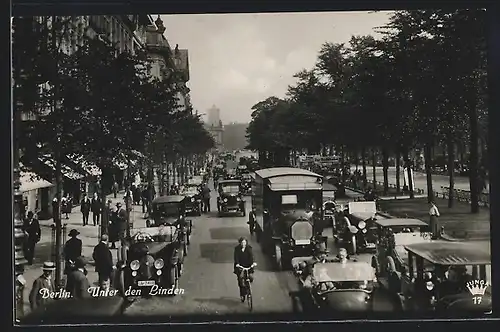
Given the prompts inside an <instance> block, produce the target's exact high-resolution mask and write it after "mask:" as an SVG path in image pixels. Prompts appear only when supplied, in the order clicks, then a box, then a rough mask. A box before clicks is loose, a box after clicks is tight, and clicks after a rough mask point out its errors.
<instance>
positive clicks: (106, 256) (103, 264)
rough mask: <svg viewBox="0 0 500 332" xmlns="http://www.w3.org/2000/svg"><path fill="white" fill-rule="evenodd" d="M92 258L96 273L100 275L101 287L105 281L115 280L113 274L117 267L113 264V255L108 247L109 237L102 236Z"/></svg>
mask: <svg viewBox="0 0 500 332" xmlns="http://www.w3.org/2000/svg"><path fill="white" fill-rule="evenodd" d="M92 258H94V261H95V271H96V272H97V274H98V275H99V285H101V284H102V283H103V282H104V281H105V280H108V279H109V280H113V278H112V274H113V270H114V268H115V265H114V264H113V255H112V254H111V250H109V247H108V236H107V235H106V234H103V235H102V236H101V242H99V244H98V245H96V246H95V247H94V253H93V254H92Z"/></svg>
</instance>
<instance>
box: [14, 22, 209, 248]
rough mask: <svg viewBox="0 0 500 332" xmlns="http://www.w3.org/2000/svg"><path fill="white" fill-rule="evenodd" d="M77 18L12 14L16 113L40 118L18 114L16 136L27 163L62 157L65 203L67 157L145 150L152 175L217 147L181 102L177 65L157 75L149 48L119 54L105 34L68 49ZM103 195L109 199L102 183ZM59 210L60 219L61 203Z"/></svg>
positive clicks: (104, 165)
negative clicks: (28, 118)
mask: <svg viewBox="0 0 500 332" xmlns="http://www.w3.org/2000/svg"><path fill="white" fill-rule="evenodd" d="M75 20H76V19H75V18H73V17H56V16H53V17H22V18H21V17H16V18H14V19H13V47H12V50H13V72H14V77H13V78H14V85H15V86H14V96H13V97H14V102H15V112H19V113H17V114H18V115H19V114H25V115H26V114H27V115H29V116H32V117H33V118H34V119H35V120H34V121H19V122H20V123H19V124H18V126H17V128H16V141H17V144H18V145H19V148H20V150H21V151H22V158H21V160H22V163H23V164H24V166H27V167H29V166H34V165H35V164H36V163H37V162H38V159H39V158H40V157H45V156H50V158H52V159H53V160H54V161H55V164H56V166H55V172H54V178H55V179H56V187H57V198H58V201H59V202H60V201H61V192H62V172H61V168H62V164H63V160H64V158H65V156H68V155H71V154H76V155H79V156H82V157H83V158H84V159H85V160H87V161H88V162H91V163H94V164H95V165H97V166H98V167H99V168H101V169H102V170H104V169H109V168H112V167H113V164H114V161H115V159H116V158H117V156H120V155H125V159H126V160H131V159H132V158H134V157H135V156H134V155H133V152H134V151H139V152H141V153H143V154H144V155H145V156H146V158H145V160H146V162H147V166H148V170H149V171H148V174H149V181H152V176H153V174H154V173H153V167H155V166H158V165H160V164H164V163H168V162H173V161H175V160H179V158H183V160H184V159H189V158H192V157H193V156H196V155H199V154H203V153H205V152H206V151H207V150H209V149H210V148H212V147H213V146H214V142H213V139H212V137H211V135H210V134H209V133H208V132H207V131H206V130H205V129H204V126H203V123H202V121H201V120H200V118H199V117H198V116H197V115H193V112H192V109H189V108H188V109H186V108H180V107H179V101H178V98H177V96H178V92H179V91H180V89H183V84H180V82H181V80H180V77H179V74H178V72H177V71H176V70H175V68H173V67H172V68H166V71H165V72H164V75H163V77H160V78H158V77H156V78H155V77H152V75H151V71H150V68H151V62H150V60H149V58H148V54H147V52H146V51H145V50H135V51H134V52H130V51H127V50H126V51H124V52H121V53H120V52H119V51H118V50H117V48H116V45H113V44H111V43H110V42H109V41H107V40H106V39H103V38H101V37H98V38H90V37H86V36H83V41H82V42H81V45H79V46H77V47H76V48H75V49H73V51H71V52H69V51H68V47H66V46H67V45H71V39H72V38H74V36H72V35H71V33H72V30H73V31H74V27H75V25H76V24H75V23H76V22H75ZM166 62H167V63H173V61H166ZM101 201H102V202H103V204H104V202H105V201H106V200H105V192H104V186H103V185H101ZM104 210H105V209H103V211H104ZM54 213H55V214H56V215H58V216H59V218H57V219H56V220H60V216H61V211H60V209H59V211H54ZM103 224H104V223H103ZM59 226H60V225H59ZM58 233H59V232H58ZM56 242H57V239H56ZM56 247H57V248H59V247H60V243H56Z"/></svg>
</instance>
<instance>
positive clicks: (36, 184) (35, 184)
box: [19, 171, 54, 193]
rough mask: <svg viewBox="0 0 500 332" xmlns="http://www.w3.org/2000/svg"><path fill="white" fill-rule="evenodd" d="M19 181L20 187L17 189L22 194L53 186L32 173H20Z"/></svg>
mask: <svg viewBox="0 0 500 332" xmlns="http://www.w3.org/2000/svg"><path fill="white" fill-rule="evenodd" d="M19 180H20V182H21V187H20V188H19V189H20V191H21V192H23V193H24V192H27V191H31V190H37V189H42V188H48V187H53V186H54V185H53V184H52V183H50V182H49V181H47V180H44V179H42V178H41V177H40V176H39V175H38V174H36V173H33V172H22V171H21V177H20V179H19Z"/></svg>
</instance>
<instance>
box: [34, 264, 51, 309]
mask: <svg viewBox="0 0 500 332" xmlns="http://www.w3.org/2000/svg"><path fill="white" fill-rule="evenodd" d="M55 269H56V265H55V264H54V263H53V262H45V263H43V268H42V271H43V274H42V275H41V276H40V277H38V278H37V279H35V281H34V282H33V287H32V288H31V292H30V295H29V300H30V307H31V310H35V309H36V308H38V307H40V306H43V305H45V304H47V302H49V301H50V300H51V299H50V298H44V297H43V296H42V293H43V292H53V291H54V281H53V280H52V273H53V272H54V271H55ZM45 290H46V291H45Z"/></svg>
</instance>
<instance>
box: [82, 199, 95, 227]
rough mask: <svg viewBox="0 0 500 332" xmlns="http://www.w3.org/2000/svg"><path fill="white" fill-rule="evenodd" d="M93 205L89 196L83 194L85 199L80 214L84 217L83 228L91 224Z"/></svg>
mask: <svg viewBox="0 0 500 332" xmlns="http://www.w3.org/2000/svg"><path fill="white" fill-rule="evenodd" d="M91 205H92V203H91V202H90V199H89V198H88V197H87V194H83V199H82V202H81V203H80V212H81V213H82V216H83V226H86V225H88V224H89V215H90V208H91Z"/></svg>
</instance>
